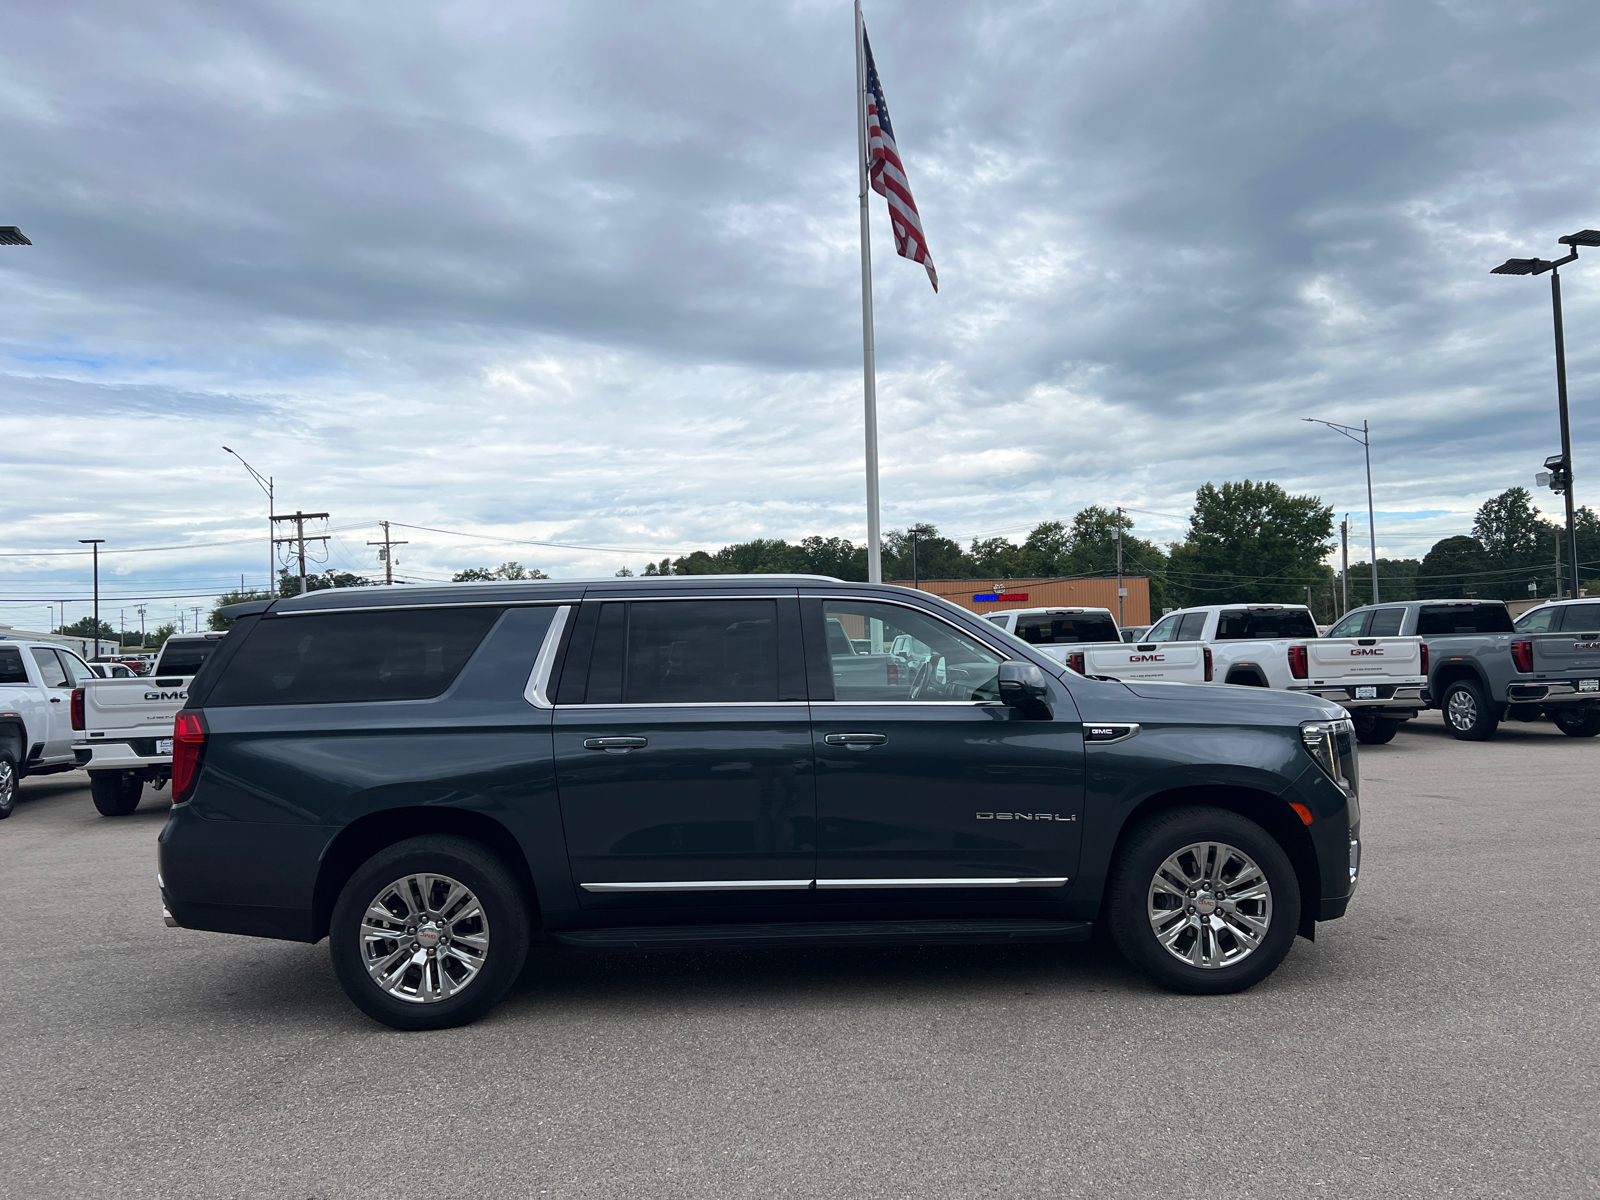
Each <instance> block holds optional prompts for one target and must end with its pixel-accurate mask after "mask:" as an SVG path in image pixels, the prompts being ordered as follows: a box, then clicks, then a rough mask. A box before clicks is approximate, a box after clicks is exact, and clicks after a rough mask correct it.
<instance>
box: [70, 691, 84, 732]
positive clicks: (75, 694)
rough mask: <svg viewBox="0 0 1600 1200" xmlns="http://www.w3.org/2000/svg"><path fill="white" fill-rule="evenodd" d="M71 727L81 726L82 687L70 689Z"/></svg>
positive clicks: (77, 727)
mask: <svg viewBox="0 0 1600 1200" xmlns="http://www.w3.org/2000/svg"><path fill="white" fill-rule="evenodd" d="M72 727H73V728H74V729H82V728H83V689H82V688H73V689H72Z"/></svg>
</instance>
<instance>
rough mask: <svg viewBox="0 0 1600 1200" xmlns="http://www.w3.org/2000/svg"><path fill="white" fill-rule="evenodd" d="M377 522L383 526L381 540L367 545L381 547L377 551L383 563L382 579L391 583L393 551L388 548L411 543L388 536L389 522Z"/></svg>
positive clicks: (392, 576)
mask: <svg viewBox="0 0 1600 1200" xmlns="http://www.w3.org/2000/svg"><path fill="white" fill-rule="evenodd" d="M378 524H379V525H382V526H383V541H381V542H368V543H367V545H369V546H382V547H383V549H382V550H379V551H378V558H379V560H380V561H381V562H382V563H383V581H384V583H393V582H394V551H393V550H392V549H390V547H392V546H409V545H410V544H411V543H410V542H397V541H395V540H394V539H393V538H392V537H390V536H389V522H387V521H379V522H378Z"/></svg>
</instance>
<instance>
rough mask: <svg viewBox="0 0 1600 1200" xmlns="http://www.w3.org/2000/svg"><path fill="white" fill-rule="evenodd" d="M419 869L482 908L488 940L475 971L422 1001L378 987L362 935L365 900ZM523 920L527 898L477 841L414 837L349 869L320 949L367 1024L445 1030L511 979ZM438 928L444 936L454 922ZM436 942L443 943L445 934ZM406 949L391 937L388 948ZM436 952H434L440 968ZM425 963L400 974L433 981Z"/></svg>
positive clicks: (522, 949)
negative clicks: (452, 988)
mask: <svg viewBox="0 0 1600 1200" xmlns="http://www.w3.org/2000/svg"><path fill="white" fill-rule="evenodd" d="M420 874H432V875H442V876H448V877H449V878H450V879H451V880H454V881H456V882H457V883H459V884H461V885H463V886H464V887H465V888H466V889H467V890H468V891H470V892H471V893H472V894H473V896H474V897H475V898H476V899H477V902H478V904H480V905H481V906H482V910H483V914H484V917H485V918H486V919H487V926H488V928H487V933H488V945H487V948H486V952H485V953H484V955H483V959H482V965H481V966H480V967H478V968H477V973H476V974H475V975H474V976H473V977H472V978H470V979H469V980H468V981H467V982H466V983H465V984H461V985H459V986H460V990H459V991H457V992H456V993H455V994H454V995H451V996H448V997H446V998H443V999H437V1000H430V1001H427V1002H422V1001H419V1000H406V999H401V998H398V997H396V996H393V995H391V994H390V993H389V992H388V991H386V990H385V989H384V988H382V987H380V986H379V984H378V983H377V981H376V980H374V979H373V977H372V976H371V975H370V974H368V971H367V964H366V958H365V953H366V952H365V946H366V944H367V943H366V940H365V939H364V938H363V936H362V921H363V917H364V916H365V914H366V912H367V908H368V905H371V904H375V903H377V902H378V901H379V900H380V899H381V894H382V893H383V892H384V891H385V890H386V889H387V888H388V886H389V885H390V884H392V883H394V882H396V881H397V880H401V879H404V878H406V877H408V876H411V875H420ZM390 911H394V909H393V908H391V909H390ZM403 920H404V917H403V916H397V928H396V932H403V931H402V930H400V929H399V928H398V923H399V922H403ZM528 924H529V922H528V903H527V899H526V898H525V897H524V895H523V892H522V888H521V887H520V886H519V885H518V883H517V879H516V876H514V875H513V874H512V873H511V871H510V869H509V868H507V867H506V865H505V864H504V863H503V862H501V861H500V859H499V858H497V857H496V856H495V855H494V854H492V853H491V852H490V851H489V850H488V849H486V848H485V847H484V846H483V845H481V844H480V843H478V842H474V841H472V840H471V839H469V838H464V837H453V836H436V837H414V838H407V839H406V840H405V841H403V842H397V843H395V844H394V845H393V846H389V847H387V848H386V849H383V850H380V851H379V852H378V853H377V854H374V855H373V856H372V857H371V858H369V859H368V860H367V861H366V862H364V863H363V864H362V865H361V866H360V867H358V868H357V869H356V872H355V874H354V875H352V876H351V877H350V881H349V882H348V883H346V884H345V886H344V890H343V891H342V892H340V893H339V900H338V903H336V904H335V905H334V907H333V917H332V920H331V921H330V922H329V926H328V950H329V953H330V954H331V955H332V957H333V970H334V973H335V974H336V975H338V977H339V982H340V983H341V984H342V985H343V986H344V990H345V994H346V995H347V996H349V997H350V999H351V1001H352V1002H353V1003H354V1004H355V1006H356V1007H357V1008H359V1009H360V1010H361V1011H362V1012H364V1013H366V1014H367V1016H369V1017H371V1018H372V1019H373V1020H374V1021H380V1022H382V1023H383V1024H385V1025H388V1026H390V1027H391V1028H394V1029H404V1030H420V1029H449V1028H451V1027H453V1026H456V1025H467V1024H470V1023H471V1022H473V1021H476V1020H477V1019H478V1018H479V1017H481V1016H483V1014H484V1013H486V1012H488V1011H489V1009H491V1008H493V1007H494V1005H495V1004H496V1003H497V1002H498V1001H499V1000H500V998H501V997H502V996H504V995H505V993H506V989H507V988H509V987H510V986H511V985H512V984H513V983H515V982H516V979H517V976H518V975H519V974H521V973H522V966H523V963H524V962H526V961H527V957H528ZM441 928H442V929H444V930H445V931H446V933H450V932H452V931H454V930H455V928H456V927H455V926H451V925H448V924H446V925H442V926H441ZM458 936H459V935H458ZM417 944H418V943H412V945H413V946H415V945H417ZM441 945H444V946H447V945H449V942H448V938H447V939H445V940H444V941H443V942H442V943H441ZM409 948H410V947H402V946H401V944H400V941H399V940H398V939H395V940H394V950H392V951H390V953H399V952H401V951H402V950H403V949H409ZM443 956H444V951H443V950H441V951H440V957H439V959H438V963H439V966H438V968H437V969H438V970H440V971H442V970H443V967H444V965H445V963H444V957H443ZM427 961H428V966H427V968H425V969H419V970H417V971H416V972H414V973H413V972H411V971H410V969H409V968H408V972H407V975H406V976H405V977H404V978H412V977H416V978H419V979H420V978H424V977H427V978H437V976H436V975H435V976H425V973H424V972H425V971H432V970H434V969H435V968H434V965H433V964H434V958H433V956H432V955H430V956H429V958H428V960H427ZM402 982H403V979H402Z"/></svg>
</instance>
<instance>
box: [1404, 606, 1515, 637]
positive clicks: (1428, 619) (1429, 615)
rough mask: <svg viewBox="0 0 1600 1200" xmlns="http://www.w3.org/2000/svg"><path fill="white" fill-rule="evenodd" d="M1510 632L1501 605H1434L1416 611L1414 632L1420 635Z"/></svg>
mask: <svg viewBox="0 0 1600 1200" xmlns="http://www.w3.org/2000/svg"><path fill="white" fill-rule="evenodd" d="M1514 632H1516V630H1515V629H1514V627H1513V626H1512V624H1511V613H1510V612H1509V611H1508V610H1507V608H1506V606H1505V605H1504V604H1436V605H1430V606H1427V607H1424V608H1423V609H1422V611H1420V612H1419V613H1417V633H1418V634H1419V635H1420V636H1422V637H1447V636H1449V635H1450V634H1452V633H1514Z"/></svg>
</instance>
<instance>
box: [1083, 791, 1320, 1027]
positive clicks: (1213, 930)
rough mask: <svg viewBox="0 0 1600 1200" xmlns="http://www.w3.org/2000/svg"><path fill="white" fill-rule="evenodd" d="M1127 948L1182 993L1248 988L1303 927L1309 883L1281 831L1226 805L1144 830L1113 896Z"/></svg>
mask: <svg viewBox="0 0 1600 1200" xmlns="http://www.w3.org/2000/svg"><path fill="white" fill-rule="evenodd" d="M1106 907H1107V910H1108V911H1107V914H1106V915H1107V918H1108V922H1109V924H1110V926H1111V936H1112V938H1113V940H1114V941H1115V942H1116V943H1117V948H1118V949H1119V950H1121V951H1122V954H1123V956H1124V957H1125V958H1126V959H1127V960H1128V961H1129V962H1130V963H1132V964H1133V965H1134V966H1135V967H1137V968H1138V969H1139V970H1141V971H1143V972H1144V973H1145V974H1146V975H1148V976H1149V977H1150V978H1151V979H1153V980H1155V981H1156V982H1157V983H1160V984H1163V985H1164V986H1166V987H1169V988H1171V989H1173V990H1174V991H1179V992H1190V993H1194V994H1200V995H1217V994H1221V993H1225V992H1241V991H1243V990H1244V989H1245V988H1248V987H1250V986H1252V985H1253V984H1256V983H1259V982H1260V981H1261V980H1263V979H1265V978H1266V977H1267V976H1268V975H1270V974H1271V973H1272V972H1273V970H1275V969H1276V968H1277V966H1278V964H1279V963H1280V962H1282V961H1283V959H1284V956H1285V955H1286V954H1288V953H1289V947H1290V945H1291V944H1292V943H1293V941H1294V935H1295V931H1296V929H1298V927H1299V925H1300V884H1299V880H1298V879H1296V877H1295V873H1294V868H1293V866H1291V865H1290V863H1289V858H1288V855H1286V854H1284V852H1283V849H1282V847H1280V846H1279V845H1278V843H1277V842H1276V841H1275V840H1274V839H1273V837H1272V835H1271V834H1269V833H1267V831H1266V830H1264V829H1262V828H1261V826H1259V825H1257V824H1256V823H1255V822H1253V821H1248V820H1246V819H1245V818H1244V817H1241V816H1240V815H1239V814H1238V813H1234V812H1229V811H1228V810H1226V809H1221V808H1179V809H1173V810H1171V811H1169V812H1164V813H1160V814H1159V815H1157V816H1155V817H1152V818H1151V819H1150V820H1148V821H1146V822H1145V823H1144V824H1143V825H1141V826H1140V827H1139V828H1137V829H1136V830H1134V832H1133V834H1132V835H1131V836H1130V837H1129V839H1128V842H1127V844H1126V845H1125V846H1124V847H1123V850H1122V854H1121V856H1120V857H1119V858H1118V860H1117V863H1116V866H1115V867H1114V868H1113V870H1112V873H1111V882H1110V886H1109V888H1108V890H1107V894H1106Z"/></svg>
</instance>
